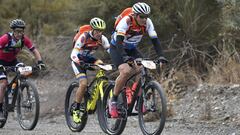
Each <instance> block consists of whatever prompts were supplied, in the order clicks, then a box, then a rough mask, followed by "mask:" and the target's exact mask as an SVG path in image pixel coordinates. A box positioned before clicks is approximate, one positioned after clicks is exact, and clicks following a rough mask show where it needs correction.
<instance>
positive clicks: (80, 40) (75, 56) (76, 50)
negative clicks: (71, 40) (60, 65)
mask: <svg viewBox="0 0 240 135" xmlns="http://www.w3.org/2000/svg"><path fill="white" fill-rule="evenodd" d="M85 40H86V37H85V35H84V33H83V34H81V35H80V36H79V38H78V39H77V41H76V43H75V45H74V47H73V50H72V53H71V59H72V61H74V62H76V63H78V62H79V59H78V54H79V53H80V50H81V48H82V47H83V45H84V41H85Z"/></svg>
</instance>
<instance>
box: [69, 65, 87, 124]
mask: <svg viewBox="0 0 240 135" xmlns="http://www.w3.org/2000/svg"><path fill="white" fill-rule="evenodd" d="M72 68H73V71H74V73H75V75H76V78H77V79H79V87H78V89H77V92H76V96H75V101H74V103H73V104H72V105H71V112H72V114H73V120H74V122H76V123H79V122H81V118H80V115H79V114H80V103H81V101H82V99H83V96H84V93H85V90H86V88H87V76H86V70H85V69H83V68H81V67H80V66H79V65H78V64H76V63H74V62H72Z"/></svg>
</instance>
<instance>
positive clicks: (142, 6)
mask: <svg viewBox="0 0 240 135" xmlns="http://www.w3.org/2000/svg"><path fill="white" fill-rule="evenodd" d="M132 10H133V13H135V14H145V15H148V14H150V12H151V9H150V6H148V4H146V3H144V2H138V3H136V4H134V5H133V7H132Z"/></svg>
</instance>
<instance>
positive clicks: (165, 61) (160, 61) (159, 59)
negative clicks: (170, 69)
mask: <svg viewBox="0 0 240 135" xmlns="http://www.w3.org/2000/svg"><path fill="white" fill-rule="evenodd" d="M157 62H158V63H162V64H167V63H168V60H167V59H166V58H165V57H163V56H160V57H159V58H158V59H157Z"/></svg>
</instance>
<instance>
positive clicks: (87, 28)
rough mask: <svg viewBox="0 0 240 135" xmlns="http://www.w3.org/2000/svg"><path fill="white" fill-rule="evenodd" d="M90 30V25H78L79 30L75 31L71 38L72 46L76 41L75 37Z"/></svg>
mask: <svg viewBox="0 0 240 135" xmlns="http://www.w3.org/2000/svg"><path fill="white" fill-rule="evenodd" d="M90 30H92V27H91V26H90V25H83V26H81V27H79V30H78V31H77V33H76V34H75V36H74V38H73V47H74V45H75V43H76V41H77V39H78V38H79V37H80V35H81V34H82V33H84V32H88V31H90Z"/></svg>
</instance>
